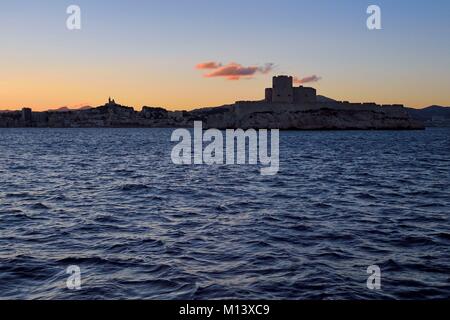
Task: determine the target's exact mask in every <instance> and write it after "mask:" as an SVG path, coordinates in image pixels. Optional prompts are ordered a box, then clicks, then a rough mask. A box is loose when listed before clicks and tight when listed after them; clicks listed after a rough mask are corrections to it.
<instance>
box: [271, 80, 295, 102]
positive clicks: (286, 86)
mask: <svg viewBox="0 0 450 320" xmlns="http://www.w3.org/2000/svg"><path fill="white" fill-rule="evenodd" d="M293 83H294V80H293V78H292V77H289V76H278V77H273V89H272V101H273V102H279V103H294V88H293Z"/></svg>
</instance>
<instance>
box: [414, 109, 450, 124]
mask: <svg viewBox="0 0 450 320" xmlns="http://www.w3.org/2000/svg"><path fill="white" fill-rule="evenodd" d="M406 109H407V111H408V113H409V114H410V115H411V117H412V118H413V119H415V120H419V121H422V122H424V123H425V125H426V126H431V127H449V126H450V107H442V106H430V107H427V108H423V109H414V108H406Z"/></svg>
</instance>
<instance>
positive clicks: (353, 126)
mask: <svg viewBox="0 0 450 320" xmlns="http://www.w3.org/2000/svg"><path fill="white" fill-rule="evenodd" d="M194 121H202V122H203V123H204V127H205V128H218V129H228V128H229V129H236V128H242V129H248V128H254V129H281V130H417V129H423V128H424V126H423V124H422V123H421V122H419V121H416V120H414V119H412V118H411V117H410V115H409V114H408V112H407V111H406V109H405V108H403V107H402V106H380V105H370V106H369V105H361V104H358V105H354V104H348V103H341V102H339V103H338V102H335V103H331V104H330V103H317V104H315V105H303V106H301V105H298V106H296V105H282V104H271V103H266V102H263V101H261V102H237V103H236V104H233V105H226V106H221V107H216V108H205V109H198V110H193V111H168V110H165V109H163V108H151V107H143V108H142V110H141V111H139V112H138V111H135V110H134V109H133V108H130V107H125V106H121V105H118V104H115V103H114V104H111V103H108V104H105V105H104V106H100V107H97V108H92V109H87V110H77V111H65V112H56V111H46V112H32V111H31V110H30V109H23V110H22V111H15V112H7V113H2V114H0V127H3V128H8V127H9V128H11V127H37V128H109V127H146V128H163V127H174V128H180V127H188V128H189V127H192V126H193V123H194Z"/></svg>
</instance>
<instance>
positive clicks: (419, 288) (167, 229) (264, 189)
mask: <svg viewBox="0 0 450 320" xmlns="http://www.w3.org/2000/svg"><path fill="white" fill-rule="evenodd" d="M172 132H173V130H172V129H129V128H123V129H122V128H105V129H38V128H26V129H0V299H45V300H52V299H62V300H72V299H82V300H84V299H86V300H91V299H125V300H127V299H163V300H185V299H188V300H190V299H195V300H197V299H268V300H273V299H288V300H310V299H313V300H316V299H345V300H353V299H377V300H378V299H383V300H384V299H449V298H450V129H449V128H430V129H426V130H424V131H282V132H280V169H279V172H278V174H277V175H273V176H264V175H261V174H260V167H259V166H258V165H212V166H209V165H175V164H173V163H172V161H171V151H172V148H173V146H174V143H173V142H171V141H170V138H171V134H172ZM74 268H75V269H74ZM73 270H76V271H75V272H74V271H73ZM373 270H378V271H377V272H375V273H373ZM374 277H376V280H377V281H375V282H374ZM77 281H78V282H77ZM374 283H375V284H378V286H375V287H374V286H373V284H374ZM370 284H372V286H371V285H370Z"/></svg>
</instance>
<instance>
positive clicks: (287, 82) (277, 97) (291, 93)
mask: <svg viewBox="0 0 450 320" xmlns="http://www.w3.org/2000/svg"><path fill="white" fill-rule="evenodd" d="M265 102H269V103H271V102H273V103H289V104H304V103H315V102H317V91H316V89H314V88H309V87H304V86H299V87H294V78H293V77H291V76H277V77H273V80H272V88H267V89H266V92H265Z"/></svg>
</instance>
